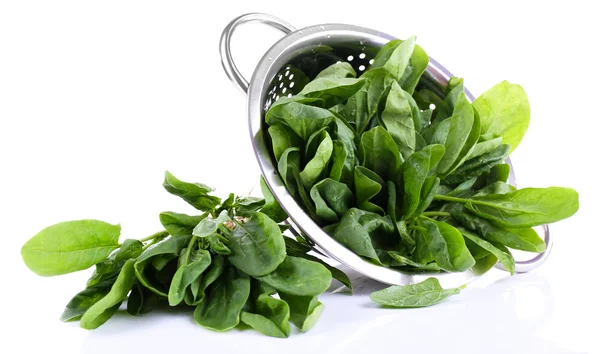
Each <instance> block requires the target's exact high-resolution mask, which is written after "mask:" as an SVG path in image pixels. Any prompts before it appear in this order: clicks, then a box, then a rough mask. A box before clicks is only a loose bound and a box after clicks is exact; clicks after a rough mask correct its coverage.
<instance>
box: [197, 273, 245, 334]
mask: <svg viewBox="0 0 600 354" xmlns="http://www.w3.org/2000/svg"><path fill="white" fill-rule="evenodd" d="M207 290H208V291H207V295H206V297H205V298H204V299H203V300H202V302H200V304H199V305H198V307H196V310H195V311H194V319H195V320H196V322H198V323H199V324H200V325H201V326H202V327H204V328H208V329H211V330H213V331H221V332H223V331H228V330H230V329H232V328H233V327H235V326H237V325H238V323H239V322H240V313H241V311H242V307H244V304H245V303H246V300H248V296H250V277H248V275H246V274H244V273H243V272H241V271H239V270H237V269H235V268H234V267H229V268H228V269H226V270H225V272H224V273H223V274H222V275H221V276H220V277H219V278H218V279H217V280H216V281H215V282H214V283H213V284H212V285H211V286H210V287H209V288H208V289H207Z"/></svg>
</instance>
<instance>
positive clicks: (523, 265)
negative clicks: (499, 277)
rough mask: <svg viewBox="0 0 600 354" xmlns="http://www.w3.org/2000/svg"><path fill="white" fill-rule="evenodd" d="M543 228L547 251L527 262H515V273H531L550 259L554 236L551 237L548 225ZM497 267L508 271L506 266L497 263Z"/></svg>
mask: <svg viewBox="0 0 600 354" xmlns="http://www.w3.org/2000/svg"><path fill="white" fill-rule="evenodd" d="M542 228H543V230H544V242H545V243H546V250H545V251H544V252H542V253H539V254H538V255H536V256H535V257H533V258H531V259H528V260H526V261H516V262H515V272H517V273H527V272H530V271H532V270H534V269H535V268H537V267H539V266H541V265H542V263H544V262H545V261H546V259H547V258H548V256H549V255H550V251H551V250H552V245H553V243H554V242H553V239H552V236H551V235H550V228H549V227H548V225H544V226H542ZM495 267H496V268H498V269H501V270H506V268H504V266H503V265H502V264H500V263H497V264H496V265H495Z"/></svg>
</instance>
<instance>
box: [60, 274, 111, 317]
mask: <svg viewBox="0 0 600 354" xmlns="http://www.w3.org/2000/svg"><path fill="white" fill-rule="evenodd" d="M114 282H115V279H109V280H104V281H102V282H99V283H96V284H94V285H92V286H90V287H88V288H86V289H84V290H83V291H81V292H80V293H79V294H77V295H75V296H74V297H73V298H72V299H71V301H69V303H68V304H67V306H66V307H65V310H64V312H63V314H62V316H61V317H60V320H61V321H64V322H68V321H76V320H79V319H80V318H81V316H83V314H84V313H85V312H86V311H87V310H88V309H89V308H90V307H92V305H94V304H95V303H96V302H98V301H100V299H102V298H103V297H104V296H106V294H108V292H109V291H110V288H111V287H112V285H113V284H114Z"/></svg>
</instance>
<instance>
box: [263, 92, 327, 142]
mask: <svg viewBox="0 0 600 354" xmlns="http://www.w3.org/2000/svg"><path fill="white" fill-rule="evenodd" d="M334 120H335V115H334V114H333V113H332V112H330V111H329V110H327V109H325V108H320V107H314V106H309V105H306V104H302V103H299V102H293V101H292V102H287V103H285V104H278V105H273V106H272V107H271V109H270V110H269V111H268V112H267V114H266V117H265V121H266V122H267V124H269V126H273V125H274V124H275V123H278V122H280V123H283V124H286V125H287V126H289V127H290V128H292V130H293V131H294V132H295V133H296V134H297V135H298V136H299V137H300V138H302V139H303V140H305V141H306V140H308V138H309V137H310V136H311V135H312V134H313V133H315V132H316V131H318V130H319V129H321V128H323V127H326V126H328V125H329V124H331V123H332V122H333V121H334Z"/></svg>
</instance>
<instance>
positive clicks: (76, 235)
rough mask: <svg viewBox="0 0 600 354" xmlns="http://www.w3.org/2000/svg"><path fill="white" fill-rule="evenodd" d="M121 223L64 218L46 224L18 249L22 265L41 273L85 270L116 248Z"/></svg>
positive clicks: (42, 274) (52, 273)
mask: <svg viewBox="0 0 600 354" xmlns="http://www.w3.org/2000/svg"><path fill="white" fill-rule="evenodd" d="M120 233H121V226H119V225H111V224H108V223H105V222H103V221H99V220H76V221H66V222H61V223H58V224H54V225H52V226H48V227H46V228H45V229H43V230H42V231H40V232H39V233H38V234H36V235H35V236H33V237H32V238H31V239H29V241H27V242H26V243H25V244H24V245H23V247H22V248H21V257H22V258H23V261H24V262H25V265H27V267H28V268H29V269H30V270H31V271H33V272H34V273H36V274H37V275H41V276H54V275H61V274H67V273H72V272H76V271H79V270H84V269H87V268H89V267H91V266H93V265H94V264H97V263H100V262H102V261H103V260H104V259H106V257H108V255H109V254H110V253H111V252H112V251H113V250H115V249H116V248H118V247H119V234H120Z"/></svg>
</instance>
